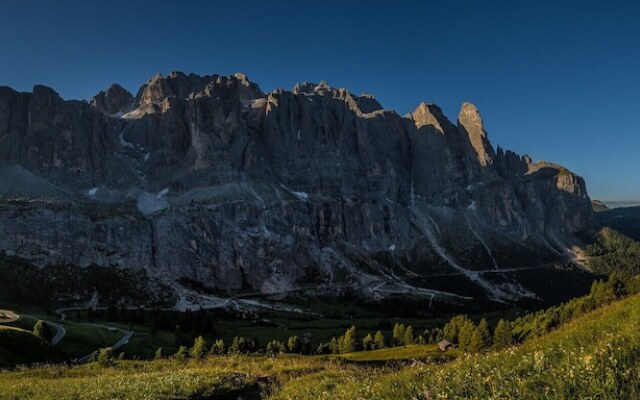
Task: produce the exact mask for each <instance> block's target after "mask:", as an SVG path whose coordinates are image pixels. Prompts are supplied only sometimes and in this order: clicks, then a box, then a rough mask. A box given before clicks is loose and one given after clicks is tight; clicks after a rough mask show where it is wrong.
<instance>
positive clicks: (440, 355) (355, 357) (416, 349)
mask: <svg viewBox="0 0 640 400" xmlns="http://www.w3.org/2000/svg"><path fill="white" fill-rule="evenodd" d="M461 354H462V353H461V352H460V351H459V350H458V349H452V350H447V351H446V352H443V351H441V350H440V349H438V347H437V346H436V345H435V344H430V345H411V346H402V347H390V348H387V349H378V350H372V351H358V352H355V353H347V354H340V355H338V356H336V357H338V358H341V359H344V360H347V361H355V362H380V361H397V360H418V361H447V360H452V359H454V358H456V357H459V356H460V355H461Z"/></svg>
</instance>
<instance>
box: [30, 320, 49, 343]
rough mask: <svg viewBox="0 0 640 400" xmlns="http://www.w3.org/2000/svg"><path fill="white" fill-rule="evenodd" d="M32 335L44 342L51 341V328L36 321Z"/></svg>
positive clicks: (40, 321)
mask: <svg viewBox="0 0 640 400" xmlns="http://www.w3.org/2000/svg"><path fill="white" fill-rule="evenodd" d="M33 334H34V335H36V336H38V337H41V338H43V339H44V340H46V341H51V339H52V338H53V332H52V331H51V326H49V324H47V323H46V322H44V321H42V320H38V321H37V322H36V324H35V325H34V326H33Z"/></svg>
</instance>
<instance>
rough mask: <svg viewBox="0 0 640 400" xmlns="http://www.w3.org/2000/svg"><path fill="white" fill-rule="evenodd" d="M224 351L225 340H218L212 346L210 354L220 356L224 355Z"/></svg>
mask: <svg viewBox="0 0 640 400" xmlns="http://www.w3.org/2000/svg"><path fill="white" fill-rule="evenodd" d="M224 351H225V346H224V340H222V339H218V340H216V341H215V343H214V344H213V345H212V346H211V349H210V350H209V354H211V355H216V356H219V355H222V354H224Z"/></svg>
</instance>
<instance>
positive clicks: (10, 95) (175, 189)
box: [0, 72, 591, 301]
mask: <svg viewBox="0 0 640 400" xmlns="http://www.w3.org/2000/svg"><path fill="white" fill-rule="evenodd" d="M0 143H2V146H0V177H3V180H2V182H0V193H1V196H2V200H0V214H2V217H1V218H0V233H1V234H0V250H3V251H5V252H7V253H9V254H15V255H19V256H21V257H24V258H27V259H30V260H32V261H33V262H34V263H36V264H38V265H42V266H45V265H49V264H61V263H62V264H74V265H77V266H78V267H83V266H87V265H90V264H98V265H102V266H105V267H118V268H130V269H144V270H146V272H147V273H148V275H150V276H154V277H156V278H158V279H161V280H163V281H165V282H167V283H169V284H171V285H173V286H174V287H175V288H176V290H178V291H179V290H181V289H180V287H179V286H180V285H179V284H178V283H176V282H177V281H179V280H182V281H184V279H187V280H190V281H196V282H199V284H201V285H202V286H203V287H208V288H209V289H210V290H213V291H218V292H219V293H222V294H224V293H238V292H263V293H288V292H290V291H292V290H303V291H306V292H307V293H308V294H320V293H327V294H335V293H340V292H341V291H345V290H349V291H353V290H355V291H357V292H359V293H361V294H363V295H365V296H370V297H384V296H387V295H389V294H397V293H405V294H411V295H424V296H432V297H433V296H435V297H438V298H442V299H449V300H452V301H455V299H462V298H468V297H475V296H480V297H483V296H484V297H488V298H491V299H495V300H499V301H512V300H517V299H519V298H522V297H525V296H534V295H544V294H542V293H535V294H534V293H532V292H531V291H530V290H528V289H527V287H526V282H521V281H519V279H518V277H517V276H516V275H513V274H511V273H510V272H509V271H511V270H513V269H514V267H531V268H535V267H537V266H540V265H543V264H547V263H550V262H554V261H564V260H565V259H566V258H567V257H568V255H569V254H568V249H570V248H571V247H572V246H573V245H574V244H576V243H577V242H579V240H578V237H579V235H580V234H581V233H582V232H584V231H587V230H589V229H590V228H591V203H590V200H589V197H588V196H587V193H586V189H585V184H584V181H583V180H582V178H580V177H578V176H576V175H574V174H573V173H571V172H569V171H568V170H566V169H564V168H562V167H560V166H557V165H555V164H550V163H544V162H539V163H533V162H532V161H531V159H530V158H529V157H527V156H525V157H521V156H519V155H517V154H515V153H513V152H511V151H508V150H507V151H504V150H503V149H501V148H499V147H498V149H497V150H494V148H493V147H492V145H491V144H490V142H489V140H488V136H487V132H486V131H485V129H484V126H483V123H482V119H481V117H480V113H479V112H478V110H477V108H476V107H475V106H473V105H471V104H469V103H465V104H464V105H463V106H462V109H461V111H460V115H459V116H458V121H457V124H455V125H454V124H453V123H452V122H451V121H449V120H448V119H447V118H446V117H445V116H444V114H443V112H442V110H441V109H440V108H439V107H437V106H435V105H433V104H426V103H421V104H420V105H419V106H418V107H417V108H416V110H415V111H414V112H413V113H411V114H409V115H407V116H406V117H401V116H399V115H398V114H397V113H395V112H394V111H392V110H386V109H384V108H383V107H382V106H381V105H380V104H379V103H378V102H377V101H376V100H375V99H374V98H373V96H371V95H367V94H363V95H361V96H356V95H354V94H352V93H350V92H349V91H347V90H346V89H336V88H332V87H330V86H329V85H328V84H326V83H325V82H321V83H320V84H311V83H304V84H299V85H296V87H295V88H294V89H293V90H292V91H286V90H275V91H273V92H271V93H267V94H265V93H263V92H262V91H261V90H260V88H259V87H258V86H257V85H256V84H254V83H252V82H250V81H249V80H248V79H247V77H246V76H244V75H243V74H236V75H233V76H218V75H212V76H197V75H194V74H190V75H185V74H183V73H180V72H173V73H171V74H169V75H168V76H166V77H164V76H162V75H159V74H158V75H156V76H154V77H153V78H151V79H150V80H149V81H148V82H147V83H146V84H144V85H143V86H142V87H141V88H140V90H139V91H138V93H137V95H136V96H135V98H134V97H133V96H132V95H131V94H130V93H129V92H127V91H126V90H125V89H123V88H121V87H120V86H117V85H114V86H112V87H111V88H109V89H108V90H107V91H106V92H100V93H99V94H98V95H97V96H96V97H94V98H93V99H92V100H91V102H90V103H85V102H79V101H64V100H63V99H61V98H60V96H58V95H57V94H56V93H55V92H54V91H53V90H51V89H48V88H45V87H42V86H37V87H35V88H34V91H33V93H18V92H15V91H13V90H11V89H9V88H0ZM16 174H19V175H16ZM17 176H19V178H16V177H17ZM5 177H6V178H5ZM16 179H19V180H20V181H21V182H22V183H21V184H20V185H18V186H19V188H20V190H16V189H13V188H12V185H11V184H9V182H16ZM43 182H45V183H43ZM18 186H15V187H18ZM35 187H38V189H37V190H36V189H33V190H31V189H29V188H35ZM45 189H46V190H45ZM30 190H31V191H30ZM50 193H51V194H50ZM442 274H452V275H455V276H457V277H458V278H456V279H460V280H457V281H456V282H463V283H460V284H459V285H461V286H460V287H464V289H461V288H459V287H455V285H454V287H451V285H450V284H449V283H447V284H446V285H444V286H443V285H442V283H441V281H442V280H441V279H436V278H433V277H434V276H441V275H442ZM469 293H471V294H472V296H469Z"/></svg>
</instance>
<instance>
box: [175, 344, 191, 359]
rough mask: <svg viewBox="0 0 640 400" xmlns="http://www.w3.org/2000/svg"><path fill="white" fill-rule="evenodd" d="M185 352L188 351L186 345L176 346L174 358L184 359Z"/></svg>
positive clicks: (185, 356)
mask: <svg viewBox="0 0 640 400" xmlns="http://www.w3.org/2000/svg"><path fill="white" fill-rule="evenodd" d="M187 353H188V350H187V346H180V347H178V351H177V352H176V354H175V358H176V360H179V361H184V360H186V358H187Z"/></svg>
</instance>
